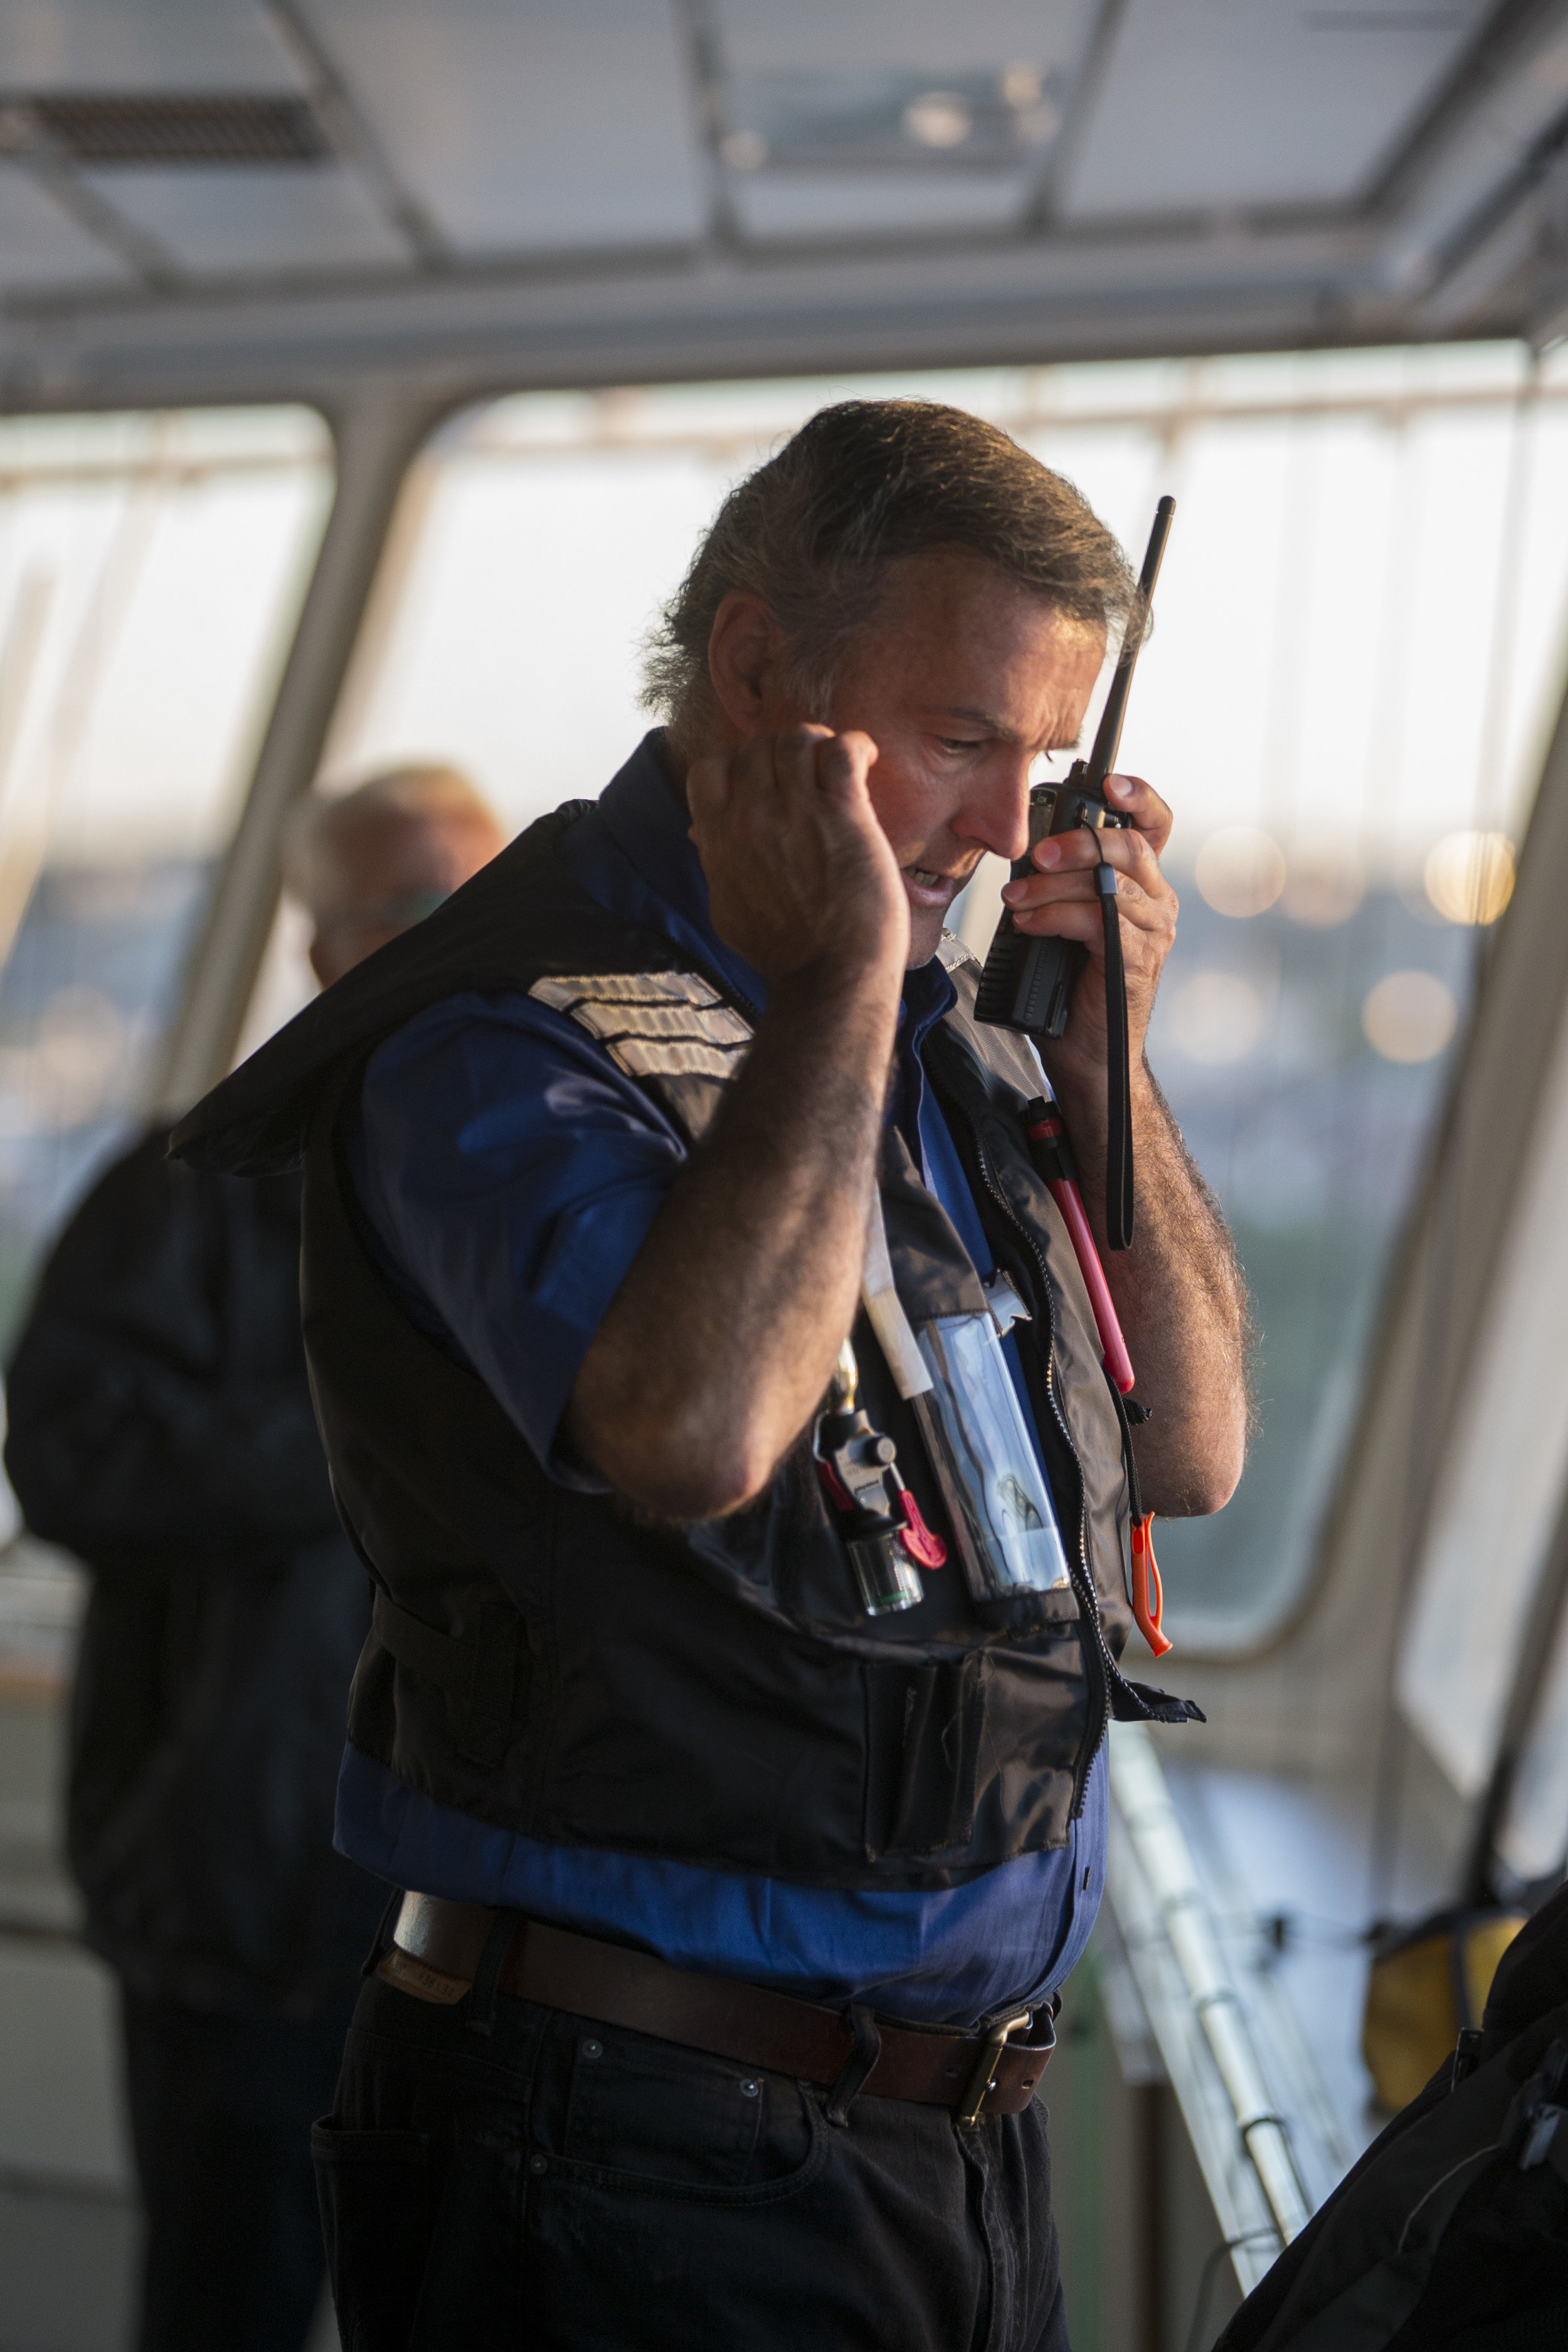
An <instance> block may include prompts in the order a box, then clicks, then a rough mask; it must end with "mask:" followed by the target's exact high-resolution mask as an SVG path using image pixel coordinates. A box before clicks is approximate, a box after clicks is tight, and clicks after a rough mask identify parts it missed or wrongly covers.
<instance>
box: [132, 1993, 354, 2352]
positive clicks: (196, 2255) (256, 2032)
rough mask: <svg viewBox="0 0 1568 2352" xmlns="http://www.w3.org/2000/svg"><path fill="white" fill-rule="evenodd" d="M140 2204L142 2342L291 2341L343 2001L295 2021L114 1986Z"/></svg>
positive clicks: (169, 2348)
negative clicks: (313, 2162) (216, 2009)
mask: <svg viewBox="0 0 1568 2352" xmlns="http://www.w3.org/2000/svg"><path fill="white" fill-rule="evenodd" d="M352 2011H353V2002H352V2000H349V1999H345V2000H343V2001H342V2003H341V2004H340V2005H339V2006H338V2007H336V2008H335V2009H334V2010H333V2011H332V2012H331V2015H329V2016H326V2017H321V2018H313V2019H310V2020H309V2021H304V2022H299V2021H295V2020H292V2019H284V2018H275V2017H223V2016H217V2015H215V2014H213V2013H211V2012H209V2011H205V2010H195V2009H186V2008H184V2007H183V2006H182V2005H181V2004H179V2003H177V2002H174V2001H159V2000H139V1999H137V1998H136V1997H135V1996H134V1995H132V1994H131V1993H122V1995H121V2017H122V2021H123V2028H124V2035H125V2075H126V2087H127V2091H128V2094H129V2102H130V2108H131V2137H132V2147H133V2148H134V2151H135V2157H136V2171H137V2177H138V2179H139V2180H140V2182H141V2188H142V2205H143V2208H144V2210H145V2214H146V2245H145V2252H144V2255H143V2269H142V2322H141V2329H140V2333H139V2334H138V2336H137V2338H136V2342H137V2345H138V2347H139V2352H220V2347H221V2352H300V2346H301V2345H302V2344H303V2343H304V2341H305V2339H306V2336H308V2335H309V2333H310V2321H311V2318H312V2315H313V2314H314V2312H315V2307H316V2303H317V2300H318V2298H319V2296H320V2294H321V2281H322V2277H323V2275H324V2273H325V2262H324V2258H323V2254H322V2248H321V2222H320V2219H319V2217H318V2213H317V2209H316V2198H315V2184H314V2181H313V2179H312V2177H311V2170H310V2126H311V2124H312V2123H313V2122H314V2121H315V2119H316V2117H317V2116H320V2115H321V2114H322V2113H323V2112H324V2111H325V2109H326V2108H327V2107H328V2106H329V2105H331V2096H332V2085H333V2084H334V2082H335V2080H336V2077H337V2072H338V2065H339V2062H340V2060H341V2058H342V2047H343V2035H344V2033H345V2032H346V2031H347V2029H348V2022H349V2018H350V2015H351V2014H352Z"/></svg>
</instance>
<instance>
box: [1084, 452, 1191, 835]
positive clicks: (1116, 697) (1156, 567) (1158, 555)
mask: <svg viewBox="0 0 1568 2352" xmlns="http://www.w3.org/2000/svg"><path fill="white" fill-rule="evenodd" d="M1175 511H1176V501H1175V499H1173V498H1163V499H1161V500H1160V503H1159V505H1158V506H1157V507H1156V508H1155V509H1154V528H1153V529H1152V531H1151V532H1150V533H1149V544H1148V547H1147V549H1146V550H1145V551H1144V555H1143V569H1142V572H1140V573H1139V574H1138V593H1139V596H1140V597H1141V598H1142V620H1143V622H1144V625H1147V623H1148V617H1149V608H1150V606H1151V605H1152V603H1153V601H1154V583H1155V582H1156V581H1157V580H1158V579H1159V577H1160V566H1161V564H1162V562H1163V561H1164V555H1165V541H1167V540H1168V539H1169V537H1170V536H1171V518H1172V516H1173V514H1174V513H1175ZM1142 644H1143V630H1142V628H1140V629H1139V631H1138V634H1137V635H1136V636H1134V635H1132V634H1131V631H1130V632H1129V633H1128V635H1126V636H1124V637H1123V638H1122V640H1121V652H1120V653H1119V654H1118V656H1117V657H1116V671H1115V675H1114V676H1113V677H1112V678H1111V681H1110V693H1109V694H1108V695H1107V696H1106V698H1105V709H1103V710H1102V711H1101V712H1100V727H1099V730H1098V731H1097V733H1096V735H1095V739H1094V749H1093V751H1091V752H1090V753H1089V772H1088V774H1087V775H1086V776H1085V778H1084V780H1083V789H1084V791H1085V792H1090V793H1098V792H1099V791H1100V786H1101V785H1102V784H1103V783H1104V782H1105V779H1106V778H1107V776H1108V775H1110V772H1111V770H1112V768H1114V767H1115V765H1116V754H1117V751H1119V750H1120V748H1121V722H1122V720H1123V719H1125V718H1126V716H1127V696H1128V692H1129V689H1130V688H1131V684H1132V672H1133V670H1134V668H1135V667H1136V666H1137V661H1138V656H1139V653H1140V652H1141V650H1142Z"/></svg>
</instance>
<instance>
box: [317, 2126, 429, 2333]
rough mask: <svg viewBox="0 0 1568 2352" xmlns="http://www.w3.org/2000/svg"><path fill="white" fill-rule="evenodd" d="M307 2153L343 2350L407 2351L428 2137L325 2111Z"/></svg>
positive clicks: (421, 2253) (420, 2254)
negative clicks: (366, 2127)
mask: <svg viewBox="0 0 1568 2352" xmlns="http://www.w3.org/2000/svg"><path fill="white" fill-rule="evenodd" d="M310 2155H311V2157H312V2158H313V2160H314V2162H315V2167H316V2192H317V2195H318V2196H319V2198H320V2199H321V2235H322V2236H323V2237H324V2238H325V2240H326V2242H327V2267H328V2270H329V2272H330V2273H331V2282H332V2301H333V2303H334V2305H336V2308H337V2315H338V2331H339V2334H340V2335H341V2336H342V2345H343V2352H408V2347H409V2346H410V2345H411V2344H412V2342H413V2340H414V2325H415V2321H416V2317H417V2315H418V2310H419V2290H420V2286H421V2284H422V2283H423V2280H424V2276H425V2267H426V2259H427V2257H428V2254H429V2250H430V2230H431V2207H432V2194H433V2192H432V2184H431V2178H430V2143H429V2141H428V2139H427V2138H426V2137H425V2135H424V2133H422V2132H409V2131H344V2130H342V2128H341V2127H340V2126H339V2125H338V2123H337V2122H336V2120H335V2118H334V2117H332V2116H327V2117H326V2118H325V2119H324V2120H323V2121H322V2122H321V2123H319V2124H316V2125H315V2126H313V2127H312V2129H311V2132H310Z"/></svg>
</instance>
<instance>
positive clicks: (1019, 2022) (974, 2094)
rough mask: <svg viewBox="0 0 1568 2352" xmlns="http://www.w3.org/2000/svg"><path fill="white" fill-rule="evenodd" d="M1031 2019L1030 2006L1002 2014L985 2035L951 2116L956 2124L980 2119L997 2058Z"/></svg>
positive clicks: (991, 2086)
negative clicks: (1003, 2015)
mask: <svg viewBox="0 0 1568 2352" xmlns="http://www.w3.org/2000/svg"><path fill="white" fill-rule="evenodd" d="M1034 2020H1035V2012H1034V2011H1033V2010H1032V2009H1021V2010H1019V2011H1018V2012H1017V2014H1016V2016H1014V2017H1005V2018H1003V2019H1001V2020H1000V2021H998V2023H996V2024H995V2025H994V2026H993V2027H992V2028H991V2030H990V2032H988V2033H987V2034H986V2036H985V2042H984V2048H983V2049H982V2051H981V2053H980V2056H979V2059H978V2061H977V2062H976V2064H975V2068H974V2072H973V2074H972V2075H971V2076H970V2078H969V2088H968V2090H967V2091H965V2093H964V2095H963V2105H962V2106H961V2107H960V2108H959V2111H958V2113H957V2115H956V2116H955V2117H954V2118H953V2120H954V2121H955V2122H956V2123H961V2124H977V2123H978V2122H979V2121H980V2110H981V2108H982V2107H983V2106H984V2105H985V2096H986V2093H987V2092H988V2091H991V2090H993V2089H994V2087H995V2082H996V2061H997V2059H998V2058H1000V2056H1001V2055H1002V2053H1003V2051H1004V2050H1005V2048H1006V2046H1007V2043H1008V2042H1009V2041H1010V2040H1011V2039H1012V2037H1013V2035H1014V2034H1015V2033H1016V2032H1018V2031H1019V2029H1020V2028H1021V2027H1024V2026H1028V2025H1032V2024H1033V2023H1034Z"/></svg>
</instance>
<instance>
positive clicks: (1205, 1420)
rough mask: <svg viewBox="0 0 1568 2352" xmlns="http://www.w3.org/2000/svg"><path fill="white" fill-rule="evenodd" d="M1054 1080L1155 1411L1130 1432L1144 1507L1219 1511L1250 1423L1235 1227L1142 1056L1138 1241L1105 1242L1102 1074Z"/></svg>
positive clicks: (1137, 1101) (1141, 1398) (1137, 1095)
mask: <svg viewBox="0 0 1568 2352" xmlns="http://www.w3.org/2000/svg"><path fill="white" fill-rule="evenodd" d="M1053 1084H1054V1085H1056V1087H1057V1091H1058V1097H1059V1099H1060V1102H1061V1108H1062V1115H1063V1117H1064V1118H1065V1119H1066V1121H1067V1124H1068V1131H1069V1132H1070V1134H1071V1136H1072V1139H1073V1144H1074V1148H1075V1150H1076V1151H1077V1155H1078V1160H1079V1172H1080V1175H1081V1178H1082V1183H1083V1194H1084V1205H1085V1208H1086V1209H1087V1211H1088V1213H1089V1222H1090V1223H1091V1225H1092V1226H1093V1228H1094V1235H1095V1240H1096V1242H1097V1243H1098V1244H1099V1246H1100V1255H1101V1257H1102V1259H1103V1261H1104V1265H1105V1275H1106V1280H1107V1282H1108V1284H1109V1285H1110V1295H1111V1297H1112V1298H1113V1299H1114V1301H1115V1304H1116V1311H1117V1314H1118V1316H1119V1317H1120V1318H1121V1328H1122V1331H1123V1333H1124V1335H1125V1337H1126V1340H1127V1348H1128V1353H1129V1354H1130V1355H1131V1359H1132V1365H1133V1370H1135V1371H1136V1373H1137V1375H1138V1385H1137V1387H1136V1389H1135V1390H1134V1391H1133V1394H1134V1396H1135V1397H1136V1398H1137V1400H1138V1402H1140V1403H1141V1404H1144V1405H1146V1406H1148V1407H1149V1409H1150V1412H1151V1416H1152V1417H1151V1419H1150V1420H1149V1421H1148V1422H1147V1423H1143V1424H1142V1426H1141V1427H1140V1428H1139V1429H1138V1430H1137V1431H1136V1433H1135V1434H1134V1438H1133V1444H1134V1447H1135V1450H1136V1453H1137V1456H1138V1473H1139V1481H1140V1485H1141V1486H1142V1494H1143V1504H1144V1507H1145V1509H1147V1510H1152V1511H1158V1512H1160V1513H1161V1514H1162V1515H1163V1517H1167V1518H1188V1517H1196V1516H1200V1515H1202V1514H1203V1513H1205V1512H1208V1511H1217V1510H1219V1509H1220V1508H1221V1507H1223V1506H1224V1505H1225V1504H1226V1502H1228V1501H1229V1499H1230V1496H1231V1495H1232V1494H1233V1493H1234V1492H1235V1489H1236V1485H1237V1479H1238V1478H1239V1477H1240V1475H1241V1468H1242V1462H1243V1458H1244V1455H1245V1452H1246V1444H1247V1348H1248V1343H1249V1338H1250V1328H1249V1321H1248V1315H1247V1286H1246V1282H1245V1280H1244V1278H1243V1276H1242V1272H1241V1268H1240V1265H1239V1264H1238V1263H1237V1255H1236V1251H1235V1249H1234V1247H1233V1246H1232V1244H1231V1239H1230V1235H1229V1234H1228V1233H1227V1232H1226V1226H1225V1222H1224V1219H1223V1218H1222V1217H1221V1215H1220V1213H1219V1210H1218V1208H1217V1206H1216V1205H1215V1201H1214V1199H1213V1196H1212V1195H1211V1193H1210V1192H1209V1191H1208V1188H1207V1186H1206V1185H1205V1183H1204V1181H1203V1179H1202V1177H1201V1176H1200V1175H1199V1174H1198V1171H1197V1170H1196V1168H1195V1167H1194V1165H1193V1162H1192V1160H1191V1157H1190V1156H1189V1154H1188V1151H1187V1149H1186V1146H1185V1144H1184V1142H1183V1141H1182V1138H1181V1135H1180V1133H1179V1131H1178V1129H1177V1128H1176V1124H1175V1121H1174V1120H1173V1118H1172V1117H1171V1113H1170V1110H1169V1108H1168V1107H1167V1105H1166V1102H1165V1098H1164V1097H1163V1095H1162V1094H1161V1092H1160V1089H1159V1087H1157V1085H1156V1084H1155V1082H1154V1079H1153V1076H1152V1073H1151V1071H1150V1070H1149V1067H1148V1065H1147V1063H1144V1064H1142V1066H1140V1067H1139V1069H1138V1070H1137V1071H1136V1072H1135V1073H1134V1077H1133V1087H1132V1134H1133V1147H1134V1150H1133V1156H1134V1164H1135V1169H1136V1175H1137V1199H1136V1214H1135V1219H1134V1238H1133V1243H1132V1246H1131V1249H1127V1250H1115V1251H1110V1250H1107V1249H1106V1246H1105V1154H1106V1126H1105V1082H1104V1077H1103V1075H1102V1074H1100V1075H1099V1076H1096V1077H1093V1078H1090V1079H1089V1081H1088V1082H1087V1083H1084V1082H1076V1083H1075V1082H1072V1081H1069V1080H1068V1079H1065V1078H1064V1079H1063V1080H1062V1081H1060V1082H1059V1083H1058V1081H1057V1080H1056V1078H1055V1076H1054V1074H1053Z"/></svg>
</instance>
